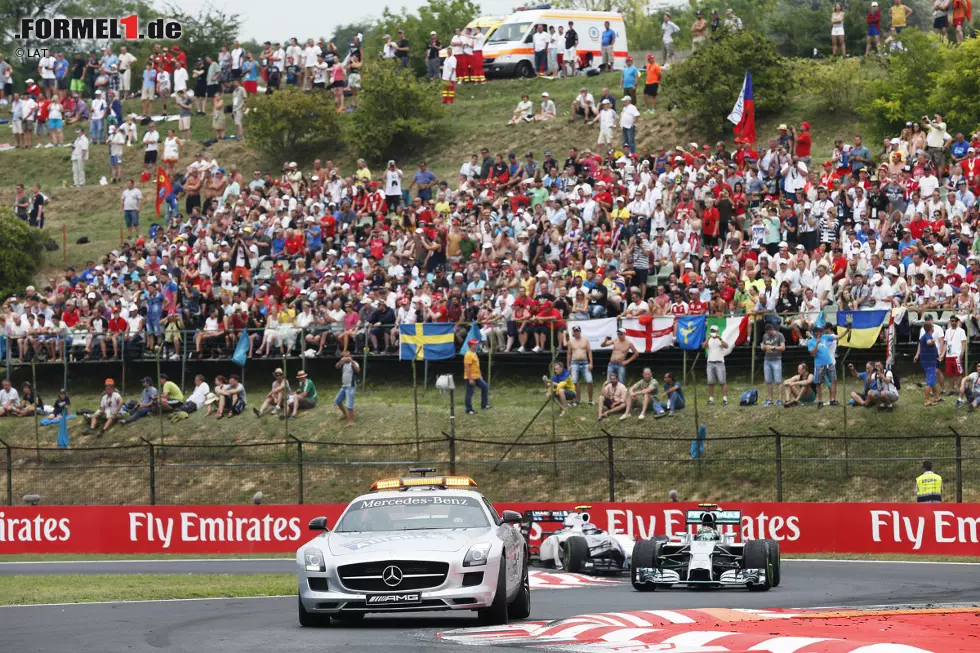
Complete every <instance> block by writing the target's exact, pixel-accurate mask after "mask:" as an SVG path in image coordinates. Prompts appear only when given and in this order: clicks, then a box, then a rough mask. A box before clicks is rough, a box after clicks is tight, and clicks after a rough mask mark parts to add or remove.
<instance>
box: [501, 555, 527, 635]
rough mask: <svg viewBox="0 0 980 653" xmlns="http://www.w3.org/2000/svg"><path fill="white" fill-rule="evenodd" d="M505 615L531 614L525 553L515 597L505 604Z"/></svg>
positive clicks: (519, 616)
mask: <svg viewBox="0 0 980 653" xmlns="http://www.w3.org/2000/svg"><path fill="white" fill-rule="evenodd" d="M507 616H508V617H510V618H511V619H527V618H528V617H530V616H531V579H530V577H529V575H528V573H527V554H526V553H525V555H524V576H523V578H522V580H521V589H520V590H519V591H518V592H517V597H516V598H515V599H514V600H513V601H511V603H510V605H509V606H507Z"/></svg>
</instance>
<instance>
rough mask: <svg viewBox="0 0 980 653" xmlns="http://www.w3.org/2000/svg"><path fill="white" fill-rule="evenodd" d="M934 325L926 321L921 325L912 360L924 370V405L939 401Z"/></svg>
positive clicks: (937, 355) (937, 356)
mask: <svg viewBox="0 0 980 653" xmlns="http://www.w3.org/2000/svg"><path fill="white" fill-rule="evenodd" d="M934 329H935V325H933V323H932V322H931V321H927V322H925V323H924V324H923V325H922V335H921V336H920V337H919V346H918V347H917V348H916V350H915V358H914V359H913V360H914V361H916V362H918V363H920V364H921V365H922V371H923V372H925V377H926V380H925V402H924V403H923V405H924V406H935V405H936V404H938V403H939V399H940V393H939V384H938V379H937V376H936V367H937V366H938V364H939V346H938V343H937V342H936V340H937V339H936V338H935V337H934V336H933V331H934Z"/></svg>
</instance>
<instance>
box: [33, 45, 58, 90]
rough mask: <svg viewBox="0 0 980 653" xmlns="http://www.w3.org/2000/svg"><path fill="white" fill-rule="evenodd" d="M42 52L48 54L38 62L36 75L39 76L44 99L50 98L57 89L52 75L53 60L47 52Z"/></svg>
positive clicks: (55, 78) (56, 81)
mask: <svg viewBox="0 0 980 653" xmlns="http://www.w3.org/2000/svg"><path fill="white" fill-rule="evenodd" d="M42 52H45V53H48V54H46V56H43V57H41V58H40V59H39V60H38V62H37V74H38V75H40V76H41V88H42V89H43V90H44V97H46V98H50V97H51V94H52V93H54V92H55V91H56V90H57V88H58V79H57V77H56V75H55V73H54V63H55V58H54V55H53V54H50V53H49V51H48V50H43V51H42Z"/></svg>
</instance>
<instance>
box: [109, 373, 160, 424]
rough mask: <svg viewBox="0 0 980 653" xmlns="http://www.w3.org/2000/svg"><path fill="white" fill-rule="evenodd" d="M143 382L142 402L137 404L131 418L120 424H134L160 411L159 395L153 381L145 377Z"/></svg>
mask: <svg viewBox="0 0 980 653" xmlns="http://www.w3.org/2000/svg"><path fill="white" fill-rule="evenodd" d="M141 382H142V384H143V390H142V392H140V400H139V403H138V404H136V410H134V411H133V412H132V413H130V415H129V417H126V418H125V419H121V420H119V423H120V424H132V423H133V422H135V421H136V420H138V419H142V418H144V417H146V416H147V415H149V414H150V413H152V412H154V411H155V410H159V408H160V401H159V393H158V392H157V389H156V388H154V387H153V379H151V378H150V377H148V376H144V377H143V379H142V381H141Z"/></svg>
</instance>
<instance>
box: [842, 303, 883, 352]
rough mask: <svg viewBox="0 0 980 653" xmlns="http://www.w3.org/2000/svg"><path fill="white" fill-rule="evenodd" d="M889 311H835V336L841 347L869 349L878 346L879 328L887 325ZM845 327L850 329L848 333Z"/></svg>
mask: <svg viewBox="0 0 980 653" xmlns="http://www.w3.org/2000/svg"><path fill="white" fill-rule="evenodd" d="M890 312H891V311H889V310H887V309H885V310H878V311H837V335H839V336H840V337H841V338H840V340H839V343H840V345H841V346H842V347H854V348H855V349H870V348H871V347H874V346H875V345H876V344H878V336H879V335H880V334H881V328H882V327H883V326H887V325H888V315H889V313H890ZM847 327H851V331H850V333H848V331H847Z"/></svg>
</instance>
